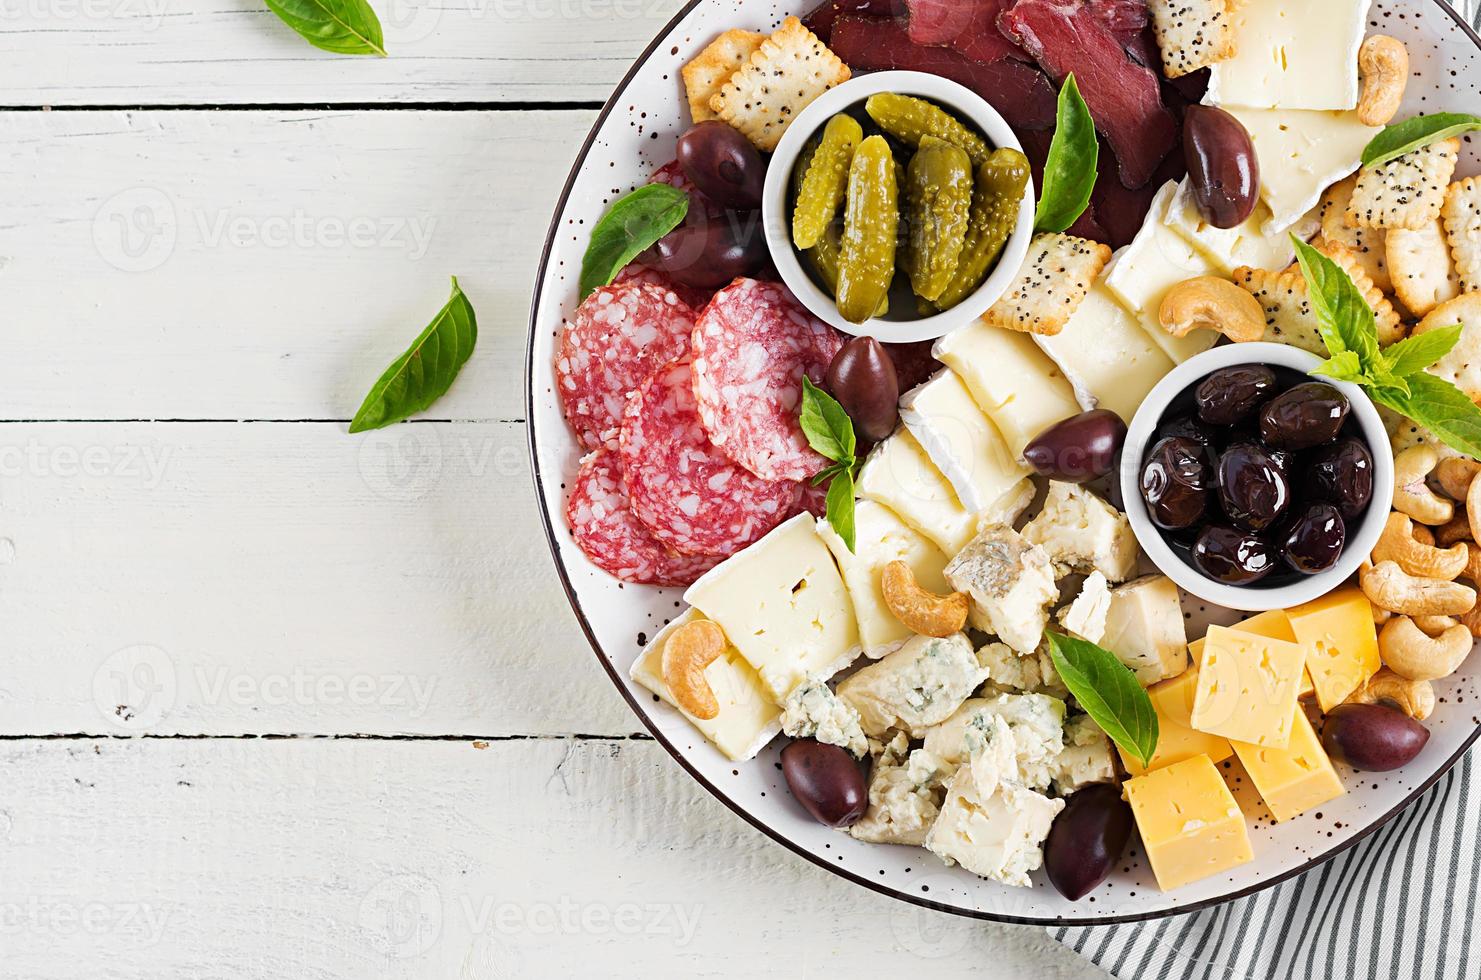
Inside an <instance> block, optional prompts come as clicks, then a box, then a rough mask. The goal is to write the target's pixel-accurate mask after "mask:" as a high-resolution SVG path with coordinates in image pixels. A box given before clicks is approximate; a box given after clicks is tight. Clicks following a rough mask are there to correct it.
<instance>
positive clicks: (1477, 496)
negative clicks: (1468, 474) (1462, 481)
mask: <svg viewBox="0 0 1481 980" xmlns="http://www.w3.org/2000/svg"><path fill="white" fill-rule="evenodd" d="M1466 519H1467V521H1468V523H1469V524H1470V526H1471V540H1472V541H1476V542H1481V480H1472V481H1471V488H1470V489H1469V490H1467V491H1466Z"/></svg>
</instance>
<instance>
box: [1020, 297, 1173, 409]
mask: <svg viewBox="0 0 1481 980" xmlns="http://www.w3.org/2000/svg"><path fill="white" fill-rule="evenodd" d="M1034 343H1036V344H1038V345H1039V349H1040V350H1042V351H1043V352H1044V353H1045V354H1048V355H1049V358H1050V360H1052V361H1054V363H1055V364H1057V365H1059V369H1060V370H1061V371H1063V372H1064V376H1065V377H1066V378H1068V379H1069V382H1070V385H1071V387H1073V388H1074V390H1075V398H1076V399H1077V400H1078V401H1079V402H1080V407H1081V408H1085V409H1091V408H1104V409H1107V410H1109V411H1112V412H1115V413H1116V414H1117V415H1119V416H1121V418H1123V419H1125V420H1126V421H1127V422H1128V423H1129V422H1130V421H1131V417H1132V416H1133V415H1135V414H1136V410H1137V406H1139V405H1141V403H1142V401H1143V400H1144V399H1145V398H1146V397H1147V393H1148V392H1149V391H1151V390H1152V388H1153V387H1154V386H1155V385H1156V384H1157V382H1159V381H1161V380H1162V378H1163V376H1164V375H1166V374H1167V372H1169V371H1171V370H1172V368H1173V364H1172V360H1171V359H1169V358H1168V356H1167V355H1166V354H1164V353H1162V349H1161V348H1160V347H1158V346H1157V345H1156V344H1155V343H1153V341H1152V338H1151V337H1149V336H1148V335H1147V332H1146V331H1145V330H1143V329H1142V328H1141V324H1140V323H1139V322H1138V321H1137V318H1136V317H1135V316H1133V315H1132V314H1131V313H1130V312H1128V311H1127V310H1126V308H1125V307H1123V306H1122V305H1121V303H1120V301H1118V300H1117V299H1116V298H1115V297H1114V296H1112V295H1111V294H1110V293H1109V292H1108V291H1107V290H1106V287H1105V285H1104V284H1103V283H1096V284H1095V285H1093V286H1091V287H1090V292H1089V293H1087V294H1086V295H1085V301H1084V302H1082V303H1081V304H1080V306H1079V308H1078V309H1077V310H1075V315H1074V316H1072V317H1070V322H1069V323H1067V324H1065V328H1064V329H1063V330H1061V331H1060V332H1059V333H1057V334H1055V335H1054V336H1052V337H1047V336H1043V335H1041V334H1035V335H1034Z"/></svg>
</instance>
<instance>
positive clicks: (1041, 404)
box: [931, 320, 1080, 459]
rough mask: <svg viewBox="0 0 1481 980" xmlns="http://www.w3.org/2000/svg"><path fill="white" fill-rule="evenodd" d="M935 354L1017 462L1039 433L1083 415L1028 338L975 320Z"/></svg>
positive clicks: (1056, 372)
mask: <svg viewBox="0 0 1481 980" xmlns="http://www.w3.org/2000/svg"><path fill="white" fill-rule="evenodd" d="M931 353H932V354H934V355H935V356H936V359H937V360H939V361H941V363H943V364H945V365H946V366H947V367H949V368H951V370H952V371H954V372H955V373H956V374H957V376H958V377H960V378H961V379H962V382H963V383H964V384H966V386H967V390H968V391H970V392H971V393H972V397H973V398H974V399H975V400H976V401H977V405H978V407H979V408H981V409H982V410H983V411H984V412H986V413H987V414H988V417H989V418H991V419H992V421H993V424H994V425H996V426H997V427H998V431H999V432H1001V433H1002V434H1003V439H1004V441H1005V442H1007V443H1008V450H1009V452H1011V453H1012V454H1013V458H1014V459H1018V458H1020V457H1022V456H1023V449H1024V447H1025V446H1027V445H1028V444H1029V442H1030V441H1031V440H1033V438H1034V437H1035V436H1037V435H1038V434H1039V433H1041V432H1043V431H1044V430H1045V429H1047V428H1049V427H1050V426H1051V425H1053V424H1054V423H1056V422H1060V421H1063V420H1064V419H1067V418H1069V417H1070V416H1072V415H1078V414H1079V413H1080V405H1079V403H1078V402H1076V401H1075V392H1074V389H1072V388H1071V387H1070V383H1069V382H1068V381H1066V380H1065V376H1064V374H1063V373H1061V371H1060V370H1059V368H1058V367H1056V366H1055V364H1054V362H1053V361H1051V360H1049V358H1048V357H1046V356H1044V352H1043V351H1041V350H1039V348H1038V346H1037V345H1036V344H1035V343H1034V342H1033V340H1032V338H1030V337H1029V336H1028V335H1027V334H1021V333H1017V332H1015V331H1012V330H1004V329H1003V328H1002V327H993V326H989V325H988V324H986V323H983V322H982V321H981V320H977V321H975V322H973V323H971V324H968V325H967V326H965V327H962V328H961V329H960V330H957V331H955V332H953V333H949V334H947V335H946V336H945V337H942V338H941V339H940V340H938V341H936V346H935V347H934V348H933V349H932V351H931Z"/></svg>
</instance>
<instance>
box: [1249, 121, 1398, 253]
mask: <svg viewBox="0 0 1481 980" xmlns="http://www.w3.org/2000/svg"><path fill="white" fill-rule="evenodd" d="M1229 111H1230V112H1231V113H1233V114H1234V116H1235V117H1236V118H1237V119H1238V120H1239V121H1240V122H1241V123H1243V124H1244V128H1245V129H1246V130H1248V131H1249V134H1250V141H1251V142H1252V143H1254V146H1255V156H1256V157H1258V158H1259V160H1260V200H1262V201H1264V202H1265V206H1266V207H1268V208H1269V209H1270V219H1269V221H1268V222H1267V223H1266V224H1265V226H1264V227H1263V228H1262V230H1263V231H1264V232H1265V233H1266V234H1275V233H1276V232H1279V231H1284V230H1286V229H1288V228H1290V227H1291V226H1292V225H1295V224H1297V223H1298V222H1300V221H1301V220H1302V218H1304V217H1305V216H1306V215H1307V214H1308V213H1309V212H1310V211H1311V210H1312V208H1315V207H1316V206H1317V204H1318V203H1320V201H1321V199H1322V194H1324V193H1325V192H1326V190H1327V188H1328V187H1331V186H1332V185H1333V184H1335V183H1337V182H1338V181H1339V180H1341V179H1342V178H1344V177H1346V176H1347V175H1348V174H1350V173H1352V172H1353V171H1354V170H1357V169H1358V167H1359V166H1360V165H1361V164H1362V157H1363V148H1364V147H1366V146H1367V145H1368V144H1369V143H1370V142H1372V140H1373V137H1375V136H1377V135H1378V134H1379V133H1381V132H1383V127H1382V126H1364V125H1363V124H1362V123H1361V122H1360V121H1359V120H1358V114H1357V113H1356V112H1314V111H1313V112H1308V111H1300V110H1288V109H1240V108H1230V109H1229Z"/></svg>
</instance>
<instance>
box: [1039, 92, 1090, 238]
mask: <svg viewBox="0 0 1481 980" xmlns="http://www.w3.org/2000/svg"><path fill="white" fill-rule="evenodd" d="M1099 159H1100V143H1098V142H1097V141H1096V139H1095V120H1094V119H1092V118H1091V117H1090V107H1089V106H1087V105H1086V104H1085V100H1084V99H1083V98H1082V97H1081V96H1080V86H1079V85H1077V84H1076V83H1075V76H1074V74H1073V73H1071V75H1070V76H1069V77H1068V78H1066V79H1065V80H1064V86H1063V87H1062V88H1061V89H1060V90H1059V110H1058V114H1057V116H1056V119H1055V124H1054V138H1053V139H1052V140H1050V142H1049V157H1048V159H1047V160H1046V161H1045V163H1044V186H1043V187H1041V188H1039V209H1038V211H1037V212H1036V213H1035V214H1034V231H1035V232H1041V231H1064V230H1065V229H1066V228H1068V227H1069V226H1070V225H1072V224H1074V223H1075V221H1076V219H1078V218H1079V217H1080V215H1082V214H1084V213H1085V208H1086V207H1087V206H1089V204H1090V192H1091V191H1092V190H1094V189H1095V175H1096V170H1095V168H1096V164H1097V162H1098V161H1099Z"/></svg>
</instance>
